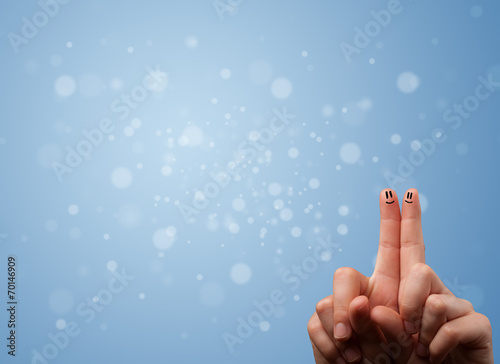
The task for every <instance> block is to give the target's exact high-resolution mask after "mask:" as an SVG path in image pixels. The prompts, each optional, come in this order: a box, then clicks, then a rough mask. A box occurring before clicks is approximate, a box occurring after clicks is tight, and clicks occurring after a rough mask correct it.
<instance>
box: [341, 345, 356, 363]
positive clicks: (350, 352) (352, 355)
mask: <svg viewBox="0 0 500 364" xmlns="http://www.w3.org/2000/svg"><path fill="white" fill-rule="evenodd" d="M344 354H345V358H346V359H347V361H348V362H349V363H352V362H353V361H356V360H357V359H358V358H359V354H358V352H357V351H356V350H354V349H353V348H348V349H346V351H345V352H344Z"/></svg>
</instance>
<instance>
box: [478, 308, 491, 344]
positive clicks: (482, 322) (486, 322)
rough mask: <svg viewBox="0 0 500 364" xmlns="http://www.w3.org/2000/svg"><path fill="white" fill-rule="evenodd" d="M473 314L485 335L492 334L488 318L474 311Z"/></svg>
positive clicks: (489, 335)
mask: <svg viewBox="0 0 500 364" xmlns="http://www.w3.org/2000/svg"><path fill="white" fill-rule="evenodd" d="M474 315H475V316H476V319H477V320H476V322H478V324H479V325H480V327H482V328H483V329H484V331H485V333H486V335H487V337H490V338H491V336H492V329H491V322H490V319H489V318H488V317H487V316H485V315H483V314H482V313H478V312H475V313H474Z"/></svg>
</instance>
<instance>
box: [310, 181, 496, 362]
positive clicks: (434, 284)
mask: <svg viewBox="0 0 500 364" xmlns="http://www.w3.org/2000/svg"><path fill="white" fill-rule="evenodd" d="M380 214H381V224H380V242H379V251H378V255H377V263H376V266H375V271H374V273H373V275H372V276H371V277H370V278H367V277H365V276H363V275H362V274H361V273H359V272H357V271H355V270H354V269H352V268H340V269H338V270H337V271H336V272H335V276H334V291H333V292H334V294H333V295H332V296H329V297H327V298H325V299H323V300H321V301H320V302H319V303H318V305H317V307H316V312H315V313H314V315H313V316H312V317H311V319H310V321H309V324H308V331H309V335H310V337H311V342H312V345H313V351H314V356H315V359H316V362H317V363H345V362H346V361H348V362H359V361H360V360H361V358H362V357H363V358H364V360H365V362H367V363H391V362H395V363H440V362H442V361H445V362H447V363H493V353H492V338H491V326H490V323H489V321H488V319H487V318H486V317H485V316H483V315H481V314H478V313H475V312H474V310H473V308H472V305H471V304H470V303H469V302H467V301H465V300H461V299H458V298H456V297H455V296H454V295H453V294H452V293H451V292H450V291H449V290H448V289H447V288H446V287H445V285H444V284H443V283H442V282H441V281H440V280H439V278H438V277H437V275H436V274H435V273H434V272H433V271H432V269H430V267H428V266H427V265H425V263H424V262H425V254H424V249H425V248H424V243H423V237H422V228H421V214H420V204H419V199H418V192H417V191H416V190H415V189H411V190H409V191H407V193H406V194H405V199H404V203H403V211H402V218H401V216H400V213H399V203H398V200H397V196H396V194H395V192H394V191H392V190H384V191H382V193H381V195H380ZM371 307H373V309H372V308H371ZM405 321H406V323H405ZM338 324H342V325H344V326H342V325H340V326H337V325H338ZM337 328H338V329H337ZM381 332H383V334H382V333H381ZM417 332H419V334H417ZM419 344H420V345H419ZM389 355H390V356H391V357H392V359H391V358H389Z"/></svg>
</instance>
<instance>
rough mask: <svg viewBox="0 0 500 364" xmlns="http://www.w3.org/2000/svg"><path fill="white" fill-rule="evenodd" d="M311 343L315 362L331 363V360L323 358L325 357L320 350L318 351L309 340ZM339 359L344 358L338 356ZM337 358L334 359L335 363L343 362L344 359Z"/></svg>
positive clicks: (342, 363) (321, 363)
mask: <svg viewBox="0 0 500 364" xmlns="http://www.w3.org/2000/svg"><path fill="white" fill-rule="evenodd" d="M311 344H312V348H313V355H314V361H315V362H316V364H331V362H329V361H328V360H326V359H325V357H324V356H323V355H322V354H321V352H320V351H319V349H318V348H317V347H316V345H314V343H313V342H312V341H311ZM340 359H341V360H344V359H342V358H340ZM338 360H339V359H337V360H335V364H337V363H338V364H344V363H345V361H342V362H340V361H338Z"/></svg>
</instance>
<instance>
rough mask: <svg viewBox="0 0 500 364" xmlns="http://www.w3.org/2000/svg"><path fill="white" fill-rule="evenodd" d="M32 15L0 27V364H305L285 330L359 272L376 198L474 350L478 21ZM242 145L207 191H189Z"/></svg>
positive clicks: (161, 10)
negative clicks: (389, 205) (395, 200)
mask: <svg viewBox="0 0 500 364" xmlns="http://www.w3.org/2000/svg"><path fill="white" fill-rule="evenodd" d="M55 4H56V5H54V2H53V1H46V0H42V1H41V2H39V3H37V2H36V1H18V2H2V4H1V5H0V8H1V11H0V36H1V39H2V41H1V42H0V48H1V49H0V54H1V56H0V57H1V58H0V59H1V67H0V74H1V80H2V82H1V84H0V87H1V98H0V105H1V115H2V117H1V122H0V166H1V169H0V171H1V172H0V188H1V189H0V191H1V193H0V218H1V220H0V240H1V242H0V252H1V258H0V259H1V263H0V267H1V269H0V277H1V275H3V278H4V281H5V282H7V257H8V256H12V255H15V256H16V257H17V267H18V272H17V274H18V275H17V289H16V294H17V300H18V302H19V305H18V311H17V315H18V317H17V324H18V327H17V330H18V331H17V336H18V339H17V340H18V342H17V348H16V349H17V352H16V357H15V358H12V357H10V356H9V355H7V353H6V351H7V349H6V347H5V346H4V344H2V347H3V349H2V353H1V354H0V355H1V357H2V359H1V362H2V363H3V362H19V363H43V362H44V361H43V360H45V361H46V362H47V363H75V364H76V363H90V362H92V363H143V362H148V363H195V362H210V363H214V362H216V363H234V362H238V363H239V362H241V363H255V362H261V363H287V362H293V363H312V362H313V359H312V352H311V348H310V343H309V339H308V335H307V331H306V324H307V321H308V319H309V317H310V316H311V314H312V313H313V311H314V307H315V303H316V302H317V301H318V300H319V299H321V298H323V297H324V296H327V295H329V294H331V289H332V288H331V284H332V276H333V272H334V271H335V269H337V268H338V267H341V266H352V267H354V268H356V269H358V270H360V271H361V272H363V273H364V274H366V275H369V274H371V272H372V269H373V266H374V260H375V257H376V251H377V242H378V224H379V222H378V193H379V191H380V190H381V189H382V188H385V187H388V186H392V187H393V188H394V189H396V191H398V193H399V194H402V193H403V192H404V191H405V189H406V188H409V187H416V188H418V189H419V191H420V193H421V195H420V196H421V201H422V210H423V225H424V237H425V241H426V247H427V250H426V253H427V263H428V264H430V265H431V266H432V267H433V268H434V269H435V270H436V271H437V272H438V274H439V275H440V277H441V278H442V279H443V281H445V283H446V284H447V285H448V287H450V289H451V290H452V291H453V292H454V293H456V294H457V295H459V296H460V297H464V298H466V299H468V300H470V301H471V302H472V303H473V304H474V306H475V309H476V310H477V311H479V312H482V313H484V314H486V315H487V316H488V317H489V318H490V320H491V321H492V324H493V329H494V334H495V329H496V328H497V327H498V324H499V319H498V315H496V311H495V310H496V308H497V304H496V303H497V302H498V299H499V294H498V281H497V277H498V256H499V244H498V243H499V241H498V226H497V225H498V217H499V215H498V203H497V200H498V197H497V195H498V193H497V192H498V180H499V177H500V174H499V172H498V158H499V157H500V153H499V148H500V126H499V117H500V103H499V100H500V89H498V88H495V87H493V88H492V90H491V91H488V93H489V97H488V98H487V99H486V100H482V101H480V102H478V103H477V104H476V103H475V101H474V94H475V91H476V88H477V87H478V85H480V84H481V82H480V81H479V79H478V78H479V77H483V78H484V79H487V78H488V77H489V75H491V76H490V77H492V78H493V79H494V80H497V81H500V48H499V47H498V34H500V23H499V22H498V19H499V14H500V5H499V4H498V3H496V2H494V1H469V0H468V1H459V2H457V1H451V0H442V1H439V2H426V1H408V0H402V1H401V2H400V3H399V5H397V4H396V5H394V4H393V5H390V3H389V4H388V2H387V1H370V2H363V3H361V2H353V1H326V0H316V1H284V0H279V1H263V0H253V1H249V0H243V1H236V0H232V1H229V0H221V1H215V2H212V1H209V0H204V1H201V0H197V1H195V0H184V1H159V0H158V1H152V0H147V1H141V2H139V1H134V2H132V1H129V2H124V1H118V0H109V1H95V0H91V1H76V0H72V1H62V0H61V2H57V3H55ZM388 7H389V8H391V9H393V8H395V9H397V10H398V11H397V13H392V14H391V18H390V20H389V19H388V18H387V17H386V18H385V20H383V19H382V20H380V19H381V18H379V21H383V22H384V21H385V23H384V26H380V25H378V27H377V25H376V24H375V25H374V23H373V22H374V21H376V20H375V17H374V15H373V13H372V11H374V12H376V13H380V11H383V14H387V11H385V10H384V9H388ZM43 9H45V10H43ZM384 11H385V12H384ZM40 12H43V14H40ZM44 14H45V15H44ZM47 14H48V15H47ZM380 16H383V15H380ZM30 24H31V25H30ZM36 24H38V25H36ZM355 27H358V28H359V29H360V30H361V31H363V32H369V33H370V34H371V36H365V37H363V36H360V35H359V34H358V31H357V30H355ZM356 34H358V38H356V39H355V36H356ZM361 38H364V39H361ZM355 41H357V42H358V45H361V46H362V47H358V48H357V50H356V51H353V53H352V54H350V56H349V57H346V55H345V52H343V51H342V47H344V48H345V47H347V44H349V45H350V46H356V43H355ZM359 42H361V44H360V43H359ZM351 50H352V49H351ZM143 84H144V85H147V86H148V88H147V89H145V88H144V86H141V85H143ZM141 87H143V88H142V90H141ZM143 90H146V91H147V92H145V93H144V92H142V91H143ZM485 90H486V89H485V88H483V89H482V92H486V91H485ZM133 95H135V96H133ZM130 97H132V101H130ZM134 97H135V99H136V100H135V101H137V99H140V101H137V102H135V101H134V99H133V98H134ZM127 100H128V101H127ZM464 100H466V102H468V103H469V106H468V107H469V108H470V109H473V111H471V112H470V113H468V114H470V115H468V114H467V116H462V117H461V118H462V122H461V123H459V121H458V120H457V115H459V114H458V111H453V107H454V104H457V105H458V104H461V103H463V102H464ZM476 100H477V99H476ZM284 108H286V112H287V113H289V114H293V115H295V117H294V118H290V121H291V122H290V124H289V125H287V126H286V128H284V129H283V130H282V131H281V132H279V133H276V135H274V137H272V140H271V141H269V140H267V142H266V143H260V144H259V143H258V142H259V138H261V139H262V138H265V137H266V135H264V134H265V128H268V127H269V125H270V122H271V120H272V118H273V116H274V115H275V113H274V112H273V110H278V111H279V112H283V109H284ZM457 110H458V109H457ZM464 115H465V114H464ZM102 119H107V120H108V125H107V128H112V129H113V130H112V131H111V132H110V133H102V140H100V137H98V136H95V138H96V139H95V140H97V141H99V143H97V142H96V144H98V145H96V146H92V150H91V151H89V148H88V146H89V143H85V142H84V143H83V144H81V142H82V141H84V140H86V139H85V135H84V134H83V130H87V131H90V130H92V129H95V128H98V127H99V125H100V123H101V120H102ZM105 122H106V121H105ZM107 130H108V131H110V130H109V129H107ZM263 130H264V131H263ZM96 135H97V134H96ZM267 137H269V135H268V134H267ZM433 138H434V140H435V141H434V142H431V143H430V144H429V140H433ZM251 142H253V143H255V144H254V145H258V146H259V148H258V149H259V150H257V147H255V148H253V152H247V153H249V154H247V155H246V157H247V159H244V160H242V161H241V163H240V164H239V166H240V167H241V172H240V173H239V174H237V175H235V176H232V177H231V180H230V181H229V183H228V185H227V187H225V188H220V189H219V191H218V192H217V193H214V194H215V196H214V194H212V195H211V196H213V197H210V198H209V197H207V195H206V194H203V193H202V192H199V191H200V190H201V191H203V189H204V187H205V186H207V185H209V184H210V182H211V181H213V179H212V178H211V177H210V175H211V173H218V172H220V171H222V170H223V169H224V168H225V166H226V164H227V163H228V162H230V161H234V160H241V159H239V158H240V157H241V153H239V152H241V149H242V148H241V145H244V146H245V148H250V149H252V147H248V146H249V145H250V144H249V143H251ZM79 143H80V144H81V146H80V147H81V148H83V149H81V150H83V153H84V154H86V157H83V158H82V160H81V161H80V163H79V165H78V166H76V167H75V168H70V169H71V172H69V169H65V170H64V173H62V175H60V177H61V178H58V176H57V173H56V171H55V170H54V166H55V165H57V166H62V165H63V164H66V160H65V159H66V157H67V153H68V149H66V148H67V147H69V148H73V150H76V149H77V148H78V145H79ZM432 146H433V147H432ZM429 148H430V149H429ZM422 157H423V158H422ZM77 161H78V160H77ZM54 163H56V164H54ZM57 163H61V164H60V165H58V164H57ZM75 163H76V162H75ZM412 163H413V164H412ZM398 169H399V171H398ZM60 171H61V170H60ZM391 173H392V174H391ZM400 173H401V175H400V177H396V176H397V175H398V174H400ZM211 186H212V187H213V185H211ZM193 197H195V199H197V201H198V202H203V203H204V204H206V207H205V208H204V209H202V210H201V211H199V214H195V215H193V217H194V218H195V219H191V221H186V219H185V218H184V217H183V215H182V214H181V211H180V207H182V206H192V202H193ZM203 197H204V198H205V199H203ZM321 241H323V242H327V244H328V245H329V246H331V251H330V252H324V253H322V254H321V256H320V257H315V256H314V253H313V252H314V250H315V247H316V246H317V245H318V244H319V242H321ZM294 267H295V268H294ZM296 267H302V272H305V271H304V269H306V270H308V273H307V275H306V274H305V273H301V274H302V275H301V276H299V275H298V273H294V269H297V268H296ZM123 270H125V272H126V274H127V275H129V276H133V277H134V278H133V279H132V278H130V277H129V280H128V281H127V285H126V287H123V290H122V291H121V292H119V293H116V294H111V295H110V294H109V292H110V291H109V290H108V291H106V290H107V289H108V287H109V283H110V282H114V283H115V284H116V281H113V277H116V275H120V274H122V273H123ZM295 272H297V271H296V270H295ZM116 285H117V284H116ZM6 286H7V283H5V286H4V288H3V289H2V306H3V305H6V302H7V297H6V293H7V292H6V291H7V289H6ZM274 290H279V291H280V292H281V294H282V297H281V299H280V302H279V304H276V305H274V307H273V309H272V310H270V312H269V315H261V319H260V318H259V315H258V314H257V315H255V314H253V316H252V313H253V312H255V310H256V307H255V305H254V301H258V302H262V301H263V300H269V299H270V297H271V295H272V292H273V291H274ZM274 292H276V291H274ZM93 304H94V306H92V305H93ZM92 307H95V308H92ZM89 310H90V311H92V312H93V314H92V313H89V312H88V311H89ZM84 311H86V313H83V312H84ZM2 312H3V313H2V314H1V315H0V317H1V320H2V321H1V323H0V326H1V327H2V334H1V336H2V338H6V337H7V335H8V333H7V326H6V324H7V320H8V317H7V313H6V311H5V310H4V309H3V310H2ZM249 316H252V317H253V318H252V319H253V320H254V321H253V323H254V326H250V328H251V330H247V331H246V335H245V336H246V337H245V338H243V339H242V338H241V337H238V336H237V335H238V331H237V330H238V325H240V324H241V321H240V320H239V318H241V319H242V320H246V321H248V317H249ZM90 317H92V320H89V321H90V322H86V319H90ZM252 319H251V320H252ZM74 325H77V326H78V330H77V331H78V333H79V334H78V335H77V336H76V337H72V338H71V339H70V340H69V342H65V341H64V340H63V339H61V340H62V341H61V343H62V344H60V347H59V348H57V347H55V346H54V345H53V341H52V340H51V339H50V336H51V335H52V337H54V335H56V337H59V338H61V337H62V336H61V335H59V336H57V334H61V333H66V332H67V331H68V329H69V328H70V329H75V326H74ZM240 331H241V328H240ZM243 331H244V330H243ZM240 333H241V332H240ZM229 335H234V336H229ZM494 336H495V349H496V350H497V351H498V340H497V339H496V338H497V337H498V336H497V335H494ZM228 337H231V338H233V339H234V338H238V339H237V340H233V341H229V343H228V341H227V338H228ZM63 344H64V345H63ZM51 345H52V346H51ZM54 348H56V350H54ZM36 353H41V355H43V356H44V359H34V358H35V357H36V355H37V354H36Z"/></svg>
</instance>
